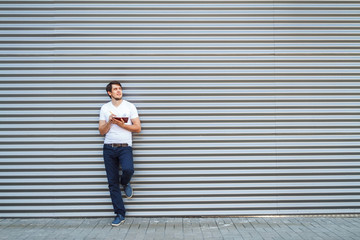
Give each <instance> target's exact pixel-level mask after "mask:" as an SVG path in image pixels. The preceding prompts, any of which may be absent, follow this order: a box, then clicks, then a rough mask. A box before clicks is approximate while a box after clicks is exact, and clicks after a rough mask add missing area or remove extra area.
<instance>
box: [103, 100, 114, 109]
mask: <svg viewBox="0 0 360 240" xmlns="http://www.w3.org/2000/svg"><path fill="white" fill-rule="evenodd" d="M111 104H112V103H111V101H110V102H107V103H105V104H103V105H102V106H101V108H109V107H110V106H111Z"/></svg>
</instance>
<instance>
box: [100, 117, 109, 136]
mask: <svg viewBox="0 0 360 240" xmlns="http://www.w3.org/2000/svg"><path fill="white" fill-rule="evenodd" d="M110 127H111V122H110V121H109V122H106V121H105V120H100V121H99V132H100V134H101V135H105V134H106V133H107V132H108V131H109V130H110Z"/></svg>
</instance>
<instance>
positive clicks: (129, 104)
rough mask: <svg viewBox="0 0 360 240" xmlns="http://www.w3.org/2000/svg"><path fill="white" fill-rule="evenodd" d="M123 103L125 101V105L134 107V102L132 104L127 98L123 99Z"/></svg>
mask: <svg viewBox="0 0 360 240" xmlns="http://www.w3.org/2000/svg"><path fill="white" fill-rule="evenodd" d="M123 103H125V105H127V106H133V107H135V104H133V103H131V102H129V101H127V100H123Z"/></svg>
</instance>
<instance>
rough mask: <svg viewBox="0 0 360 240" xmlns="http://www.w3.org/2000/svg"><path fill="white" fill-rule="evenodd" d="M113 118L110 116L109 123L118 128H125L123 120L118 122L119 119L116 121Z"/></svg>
mask: <svg viewBox="0 0 360 240" xmlns="http://www.w3.org/2000/svg"><path fill="white" fill-rule="evenodd" d="M114 117H115V115H111V116H110V121H111V123H113V124H116V125H118V126H119V127H121V128H124V126H125V122H124V120H123V119H122V118H120V120H119V119H116V118H114Z"/></svg>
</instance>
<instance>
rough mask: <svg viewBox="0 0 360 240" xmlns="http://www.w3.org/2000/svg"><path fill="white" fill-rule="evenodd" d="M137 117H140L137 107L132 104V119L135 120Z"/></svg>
mask: <svg viewBox="0 0 360 240" xmlns="http://www.w3.org/2000/svg"><path fill="white" fill-rule="evenodd" d="M137 117H139V114H138V111H137V109H136V107H135V105H134V104H131V107H130V119H134V118H137Z"/></svg>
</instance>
